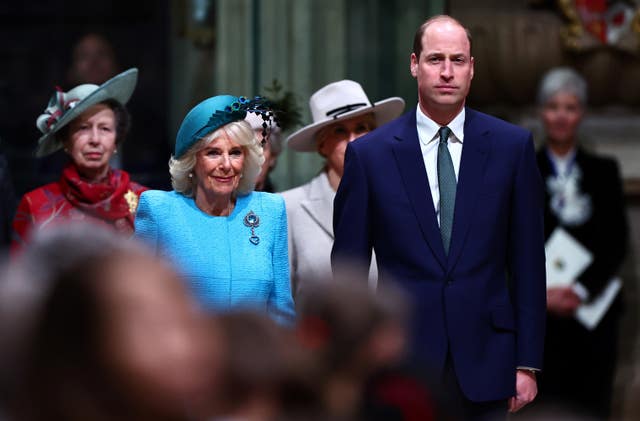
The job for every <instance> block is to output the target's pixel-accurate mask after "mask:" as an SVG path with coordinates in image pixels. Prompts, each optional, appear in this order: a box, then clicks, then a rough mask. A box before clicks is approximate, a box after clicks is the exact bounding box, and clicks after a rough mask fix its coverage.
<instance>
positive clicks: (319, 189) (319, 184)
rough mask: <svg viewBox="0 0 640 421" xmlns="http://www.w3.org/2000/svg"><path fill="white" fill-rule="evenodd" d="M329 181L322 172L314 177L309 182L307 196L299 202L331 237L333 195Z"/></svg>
mask: <svg viewBox="0 0 640 421" xmlns="http://www.w3.org/2000/svg"><path fill="white" fill-rule="evenodd" d="M334 196H335V192H334V191H333V190H332V189H331V186H330V185H329V181H328V180H327V177H326V176H325V175H324V174H321V175H320V176H318V177H315V178H314V179H313V180H311V183H309V189H308V191H307V198H306V199H304V200H302V201H301V202H300V205H301V206H302V208H303V209H304V210H305V211H306V212H307V213H308V214H309V216H310V217H311V219H313V220H314V221H315V222H316V223H317V224H318V226H319V227H320V228H322V229H323V230H324V231H325V232H326V233H327V234H328V235H329V237H331V238H332V239H333V197H334Z"/></svg>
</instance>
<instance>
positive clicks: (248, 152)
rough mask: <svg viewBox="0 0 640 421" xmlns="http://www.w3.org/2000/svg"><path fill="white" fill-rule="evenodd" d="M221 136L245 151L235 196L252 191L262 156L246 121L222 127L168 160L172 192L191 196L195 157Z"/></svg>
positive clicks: (193, 193)
mask: <svg viewBox="0 0 640 421" xmlns="http://www.w3.org/2000/svg"><path fill="white" fill-rule="evenodd" d="M223 134H226V135H227V136H228V137H229V139H231V140H232V141H233V142H235V143H237V144H238V145H240V146H242V149H243V150H244V152H245V157H244V165H243V167H242V173H241V174H242V176H241V178H240V183H239V184H238V189H237V193H240V194H247V193H249V192H251V191H253V189H254V187H255V183H256V178H257V177H258V174H260V169H261V167H262V164H263V162H264V153H263V151H262V145H260V143H259V141H258V140H257V139H256V136H254V133H253V130H252V129H251V126H249V124H248V123H247V122H246V121H243V120H239V121H233V122H231V123H228V124H225V125H224V126H222V127H220V128H219V129H217V130H216V131H214V132H212V133H209V134H208V135H206V136H205V137H203V138H202V139H200V140H199V141H198V142H196V143H195V144H194V145H193V146H192V147H190V148H189V149H188V150H187V151H186V152H185V153H184V155H182V157H181V158H179V159H176V158H174V157H173V156H172V157H171V159H170V160H169V173H170V174H171V185H172V186H173V189H174V190H175V191H176V192H178V193H180V194H183V195H184V196H187V197H193V196H194V195H195V186H196V179H195V174H194V173H193V169H194V168H195V166H196V154H197V153H198V152H199V151H200V150H202V149H203V148H204V147H206V146H207V145H208V144H210V143H211V142H213V141H214V140H215V139H217V138H218V137H220V136H222V135H223Z"/></svg>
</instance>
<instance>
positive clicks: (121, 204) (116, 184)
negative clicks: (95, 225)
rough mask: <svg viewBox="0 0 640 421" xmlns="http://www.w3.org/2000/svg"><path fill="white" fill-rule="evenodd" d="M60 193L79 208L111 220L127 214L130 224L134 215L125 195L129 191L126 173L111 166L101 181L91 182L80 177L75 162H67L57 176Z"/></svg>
mask: <svg viewBox="0 0 640 421" xmlns="http://www.w3.org/2000/svg"><path fill="white" fill-rule="evenodd" d="M60 185H61V187H62V194H64V196H65V197H66V198H67V200H69V201H70V202H71V204H72V205H73V206H75V207H77V208H79V209H81V210H82V211H84V212H86V213H88V214H90V215H93V216H96V217H98V218H100V219H103V220H105V221H107V222H111V223H114V222H115V221H116V220H118V219H121V218H127V219H128V220H129V222H130V223H131V224H132V225H133V215H132V213H131V211H130V209H129V204H128V203H127V200H126V199H125V197H124V195H125V194H126V193H127V192H128V191H129V174H127V173H126V172H124V171H120V170H116V169H110V170H109V173H108V174H107V177H106V179H105V180H104V181H101V182H99V183H90V182H87V181H84V180H82V179H81V178H80V175H79V174H78V170H77V169H76V167H75V165H73V164H68V165H67V166H66V167H65V168H64V169H63V170H62V177H61V178H60Z"/></svg>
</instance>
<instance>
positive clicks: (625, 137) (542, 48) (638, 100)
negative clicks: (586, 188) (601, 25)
mask: <svg viewBox="0 0 640 421" xmlns="http://www.w3.org/2000/svg"><path fill="white" fill-rule="evenodd" d="M474 3H477V2H471V1H468V0H452V1H450V2H449V10H450V13H451V14H452V15H454V16H455V17H456V18H458V19H460V20H461V21H462V22H463V23H464V24H465V25H466V26H468V27H469V28H470V29H471V32H472V35H473V55H474V57H475V70H476V73H475V78H474V81H473V85H472V89H471V94H470V98H469V103H470V104H471V105H473V106H475V107H477V108H480V109H482V110H485V111H488V112H491V113H494V114H497V115H500V116H502V117H504V118H506V119H508V120H511V121H514V122H516V123H519V124H521V125H524V126H526V127H528V128H530V129H531V130H532V131H533V132H534V135H535V136H536V141H538V142H539V141H541V137H542V131H541V127H540V123H539V121H538V116H537V109H536V104H535V99H536V91H537V85H538V82H539V79H540V77H541V76H542V74H543V73H544V72H545V71H546V70H548V69H549V68H551V67H555V66H559V65H568V66H572V67H574V68H575V69H577V70H578V71H580V72H581V73H582V74H583V75H584V76H585V78H586V79H587V82H588V86H589V108H588V113H587V116H586V118H585V121H584V122H583V125H582V129H581V130H582V131H581V135H582V137H583V140H582V141H583V143H584V144H586V145H587V146H589V147H591V148H593V149H595V150H598V151H600V152H603V153H606V154H610V155H613V156H615V157H616V158H617V159H618V160H619V161H620V163H621V168H622V171H623V175H624V177H625V182H626V191H627V193H628V194H629V195H630V196H633V197H634V198H636V199H637V198H638V195H640V182H639V180H640V118H639V111H640V77H639V76H640V50H636V52H635V53H632V52H630V51H629V49H621V48H614V47H610V46H600V47H594V48H589V49H583V50H582V51H576V50H570V49H568V48H567V47H566V45H565V42H564V41H565V38H563V37H564V36H565V35H566V31H567V29H568V24H569V23H570V21H569V20H568V19H567V16H566V14H564V13H563V12H562V10H561V8H560V7H558V4H557V3H555V2H547V3H554V4H555V6H554V7H548V8H533V7H532V4H533V3H540V2H532V1H523V0H520V1H510V0H493V1H491V2H490V3H491V7H480V6H477V5H475V4H474ZM483 6H485V5H484V2H483ZM639 39H640V38H639Z"/></svg>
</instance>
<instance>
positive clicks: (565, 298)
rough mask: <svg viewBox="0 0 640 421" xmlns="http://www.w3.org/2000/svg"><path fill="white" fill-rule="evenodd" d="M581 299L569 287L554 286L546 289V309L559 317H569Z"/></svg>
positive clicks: (580, 302)
mask: <svg viewBox="0 0 640 421" xmlns="http://www.w3.org/2000/svg"><path fill="white" fill-rule="evenodd" d="M580 304H582V300H580V297H578V295H577V294H576V293H575V291H574V290H573V288H571V287H556V288H549V289H548V290H547V309H548V310H549V313H552V314H555V315H556V316H561V317H571V316H573V315H574V313H575V312H576V309H577V308H578V306H580Z"/></svg>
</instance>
